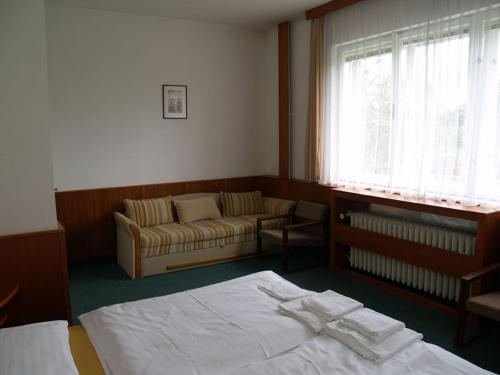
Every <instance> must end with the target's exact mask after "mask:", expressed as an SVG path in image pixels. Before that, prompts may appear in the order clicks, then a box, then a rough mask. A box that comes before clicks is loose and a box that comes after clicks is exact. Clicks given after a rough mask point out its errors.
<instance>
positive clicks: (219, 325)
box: [80, 271, 489, 375]
mask: <svg viewBox="0 0 500 375" xmlns="http://www.w3.org/2000/svg"><path fill="white" fill-rule="evenodd" d="M283 280H284V279H282V278H281V277H280V276H278V275H276V274H274V273H273V272H270V271H266V272H259V273H256V274H252V275H248V276H245V277H241V278H238V279H234V280H230V281H226V282H223V283H219V284H214V285H211V286H207V287H204V288H199V289H194V290H190V291H187V292H182V293H177V294H172V295H168V296H164V297H158V298H151V299H146V300H140V301H136V302H128V303H124V304H118V305H113V306H109V307H104V308H101V309H98V310H94V311H92V312H89V313H87V314H84V315H82V316H80V321H81V322H82V324H83V325H84V327H85V330H86V331H87V333H88V335H89V337H90V339H91V341H92V343H93V344H94V346H95V348H96V351H97V353H98V355H99V358H100V359H101V362H102V364H103V367H104V369H105V371H106V373H107V374H108V375H164V374H169V375H173V374H182V375H191V374H196V375H202V374H210V375H222V374H235V375H236V374H237V375H244V374H259V375H260V374H263V375H265V374H292V375H293V374H297V375H299V374H300V375H303V374H304V375H307V374H314V375H318V374H320V375H328V374H381V373H383V374H436V375H438V374H439V375H441V374H445V373H446V374H457V375H461V374H464V375H465V374H489V373H488V372H487V371H484V370H482V369H480V368H478V367H476V366H474V365H473V364H471V363H470V362H467V361H465V360H463V359H461V358H459V357H457V356H455V355H453V354H452V353H449V352H447V351H445V350H443V349H441V348H439V347H436V346H434V345H430V344H427V343H424V342H418V343H415V344H412V345H410V346H409V347H408V348H406V349H404V350H403V351H401V352H400V353H398V354H396V355H394V356H393V357H391V358H389V359H387V360H386V361H384V362H382V363H379V364H376V363H374V362H372V361H370V360H366V359H363V358H362V357H361V356H359V355H358V354H357V353H356V352H354V351H353V350H352V349H350V348H348V347H347V346H345V345H344V344H342V343H340V342H339V341H337V340H335V339H333V338H331V337H328V336H318V335H315V334H314V333H312V332H311V330H310V329H309V328H307V327H306V325H304V324H303V323H301V322H299V321H297V320H295V319H293V318H291V317H288V316H286V315H283V314H281V313H280V312H279V310H278V305H279V304H280V303H281V301H280V300H278V299H276V298H273V297H271V296H269V295H268V294H266V293H264V292H262V291H261V290H259V289H258V288H257V286H258V285H259V284H262V283H269V282H275V283H279V282H283Z"/></svg>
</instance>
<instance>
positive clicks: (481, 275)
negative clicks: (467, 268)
mask: <svg viewBox="0 0 500 375" xmlns="http://www.w3.org/2000/svg"><path fill="white" fill-rule="evenodd" d="M499 271H500V263H493V264H490V265H489V266H486V267H484V268H483V269H481V270H479V271H477V272H473V273H471V274H468V275H465V276H463V277H462V279H461V282H460V299H459V302H458V304H459V310H458V319H457V327H456V333H455V346H456V347H457V348H461V347H462V346H463V345H464V343H465V342H466V340H465V327H466V323H467V313H469V312H471V313H474V314H477V315H480V316H483V317H486V318H489V319H493V320H496V321H500V290H498V288H494V289H497V290H496V291H492V292H489V293H485V294H479V295H474V296H472V295H471V294H473V293H472V291H473V288H472V287H473V284H474V282H476V281H480V280H483V281H485V278H486V277H489V276H498V274H500V272H499ZM496 286H498V284H496Z"/></svg>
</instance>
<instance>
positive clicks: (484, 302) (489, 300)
mask: <svg viewBox="0 0 500 375" xmlns="http://www.w3.org/2000/svg"><path fill="white" fill-rule="evenodd" d="M466 309H467V311H470V312H473V313H476V314H479V315H482V316H485V317H486V318H490V319H493V320H497V321H500V291H498V292H493V293H487V294H481V295H478V296H474V297H471V298H469V299H468V300H467V302H466Z"/></svg>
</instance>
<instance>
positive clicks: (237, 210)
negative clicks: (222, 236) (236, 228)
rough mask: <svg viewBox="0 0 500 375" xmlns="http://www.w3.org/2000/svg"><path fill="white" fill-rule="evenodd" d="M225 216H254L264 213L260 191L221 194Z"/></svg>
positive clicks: (222, 192)
mask: <svg viewBox="0 0 500 375" xmlns="http://www.w3.org/2000/svg"><path fill="white" fill-rule="evenodd" d="M220 197H221V201H222V212H223V213H224V216H226V217H231V216H241V215H253V214H260V213H263V212H264V202H263V200H262V193H261V192H260V191H252V192H246V193H226V192H224V191H221V192H220Z"/></svg>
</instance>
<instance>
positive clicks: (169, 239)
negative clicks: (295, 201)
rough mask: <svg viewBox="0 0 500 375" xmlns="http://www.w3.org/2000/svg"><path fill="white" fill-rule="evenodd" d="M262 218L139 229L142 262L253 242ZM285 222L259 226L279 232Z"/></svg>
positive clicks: (247, 216)
mask: <svg viewBox="0 0 500 375" xmlns="http://www.w3.org/2000/svg"><path fill="white" fill-rule="evenodd" d="M269 216H270V215H266V214H255V215H243V216H234V217H220V218H218V219H207V220H199V221H194V222H192V223H187V224H179V223H177V222H174V223H172V224H163V225H157V226H154V227H143V228H141V248H142V251H143V254H144V256H145V257H146V258H149V257H154V256H162V255H165V254H171V253H176V252H183V251H192V250H198V249H202V248H205V247H213V246H221V247H222V246H226V245H229V244H233V243H239V242H246V241H253V240H255V239H256V234H257V218H259V217H269ZM285 223H286V219H272V220H266V221H264V222H262V226H263V228H264V229H277V228H282V227H283V225H284V224H285Z"/></svg>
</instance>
